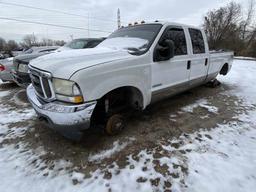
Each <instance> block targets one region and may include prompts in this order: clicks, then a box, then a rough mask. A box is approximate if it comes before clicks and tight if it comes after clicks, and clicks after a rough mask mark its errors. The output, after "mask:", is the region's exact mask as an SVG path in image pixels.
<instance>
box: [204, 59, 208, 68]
mask: <svg viewBox="0 0 256 192" xmlns="http://www.w3.org/2000/svg"><path fill="white" fill-rule="evenodd" d="M204 65H205V66H207V65H208V58H206V59H205V63H204Z"/></svg>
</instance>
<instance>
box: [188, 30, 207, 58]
mask: <svg viewBox="0 0 256 192" xmlns="http://www.w3.org/2000/svg"><path fill="white" fill-rule="evenodd" d="M189 34H190V38H191V43H192V48H193V54H203V53H206V51H205V44H204V38H203V34H202V32H201V30H198V29H192V28H190V29H189Z"/></svg>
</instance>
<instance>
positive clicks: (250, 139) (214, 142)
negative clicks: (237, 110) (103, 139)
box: [0, 60, 256, 192]
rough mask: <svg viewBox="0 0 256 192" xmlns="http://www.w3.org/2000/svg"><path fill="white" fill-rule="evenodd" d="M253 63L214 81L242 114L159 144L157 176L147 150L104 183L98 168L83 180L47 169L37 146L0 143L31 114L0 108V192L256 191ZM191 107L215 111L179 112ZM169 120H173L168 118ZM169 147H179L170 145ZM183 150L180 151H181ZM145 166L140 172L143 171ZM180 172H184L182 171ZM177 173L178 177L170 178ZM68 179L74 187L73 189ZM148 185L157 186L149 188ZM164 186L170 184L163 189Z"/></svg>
mask: <svg viewBox="0 0 256 192" xmlns="http://www.w3.org/2000/svg"><path fill="white" fill-rule="evenodd" d="M255 74H256V62H252V61H241V60H236V61H235V63H234V66H233V69H232V71H231V73H230V74H229V75H228V76H226V77H224V78H222V77H221V78H220V79H221V81H222V82H224V83H225V85H230V86H233V87H235V88H234V89H233V90H231V91H226V92H225V93H224V94H227V95H236V96H238V97H239V98H241V99H243V101H244V105H245V106H248V107H250V110H249V109H248V111H247V113H245V114H240V115H238V116H237V117H236V118H238V119H239V121H237V120H235V119H234V121H233V122H229V123H227V124H222V125H218V126H217V127H215V128H213V129H212V130H211V131H205V130H201V131H199V132H197V133H194V134H190V135H182V136H181V137H180V138H177V139H172V140H170V141H169V144H166V143H165V144H162V145H161V148H162V150H163V151H165V153H164V154H169V156H166V157H161V158H159V159H157V160H158V161H159V166H164V165H167V166H168V167H167V169H168V172H170V173H172V174H173V175H174V176H170V175H169V174H160V173H159V172H158V171H156V169H155V166H156V165H155V160H156V158H155V157H154V155H153V154H154V153H155V152H156V149H153V151H148V150H144V151H141V152H140V153H139V154H138V156H139V160H136V159H134V158H133V157H132V156H131V155H130V156H128V157H127V163H128V164H127V165H126V166H125V168H123V169H120V168H119V167H118V165H117V164H115V163H114V164H113V165H112V166H111V167H110V166H109V167H108V168H107V171H108V172H109V173H110V174H111V175H112V177H111V178H110V179H108V180H106V179H105V178H104V175H103V173H102V170H100V169H98V170H97V171H95V172H92V173H91V175H92V177H90V178H85V177H84V174H83V173H79V172H77V171H70V170H69V171H67V170H66V168H70V167H72V164H70V162H66V161H64V160H60V161H58V162H56V161H55V162H53V164H54V165H55V166H54V168H53V169H49V168H48V167H47V166H46V165H45V163H44V162H42V160H40V156H41V155H44V153H45V151H44V149H43V147H42V148H39V149H38V150H36V151H31V150H29V149H28V148H27V147H26V144H24V143H19V144H18V145H15V146H14V145H11V144H9V145H8V144H3V145H1V142H2V141H3V138H5V137H6V136H8V133H9V132H8V131H9V127H8V125H10V124H11V123H14V122H22V121H23V120H26V119H29V118H32V117H33V116H34V112H32V110H23V111H22V112H17V111H9V109H8V108H7V107H5V106H0V118H1V122H0V154H1V155H0V178H1V179H0V183H1V185H0V191H1V192H14V191H17V190H18V191H20V192H27V191H30V192H40V191H53V192H54V191H56V192H59V191H62V192H73V191H74V192H75V191H76V192H79V191H90V192H94V191H95V192H98V191H101V192H104V191H110V190H111V191H113V192H115V191H118V192H119V191H129V192H130V191H134V192H135V191H140V192H141V191H142V192H143V191H145V192H149V191H164V190H165V189H171V190H172V191H173V192H179V191H189V192H191V191H192V192H194V191H195V192H197V191H207V192H217V191H225V192H231V191H232V192H233V191H236V192H240V191H241V192H249V191H254V190H255V189H256V112H255V108H256V105H255V104H256V100H255V98H256V89H255V85H254V84H255V81H256V76H255ZM197 107H202V108H205V109H207V110H208V111H209V112H212V113H216V114H217V113H218V109H217V108H216V107H214V106H211V104H209V103H208V101H207V100H206V99H202V100H199V101H197V102H196V103H195V104H193V105H190V106H187V107H185V108H182V109H181V110H182V111H183V112H190V113H193V110H194V109H195V108H197ZM170 119H175V116H174V115H171V116H170ZM20 129H21V130H20V131H18V132H17V133H16V132H12V131H11V133H10V135H9V136H11V137H12V138H15V137H20V136H22V133H23V131H24V130H26V129H28V128H26V127H25V128H20ZM174 143H182V144H181V145H180V146H178V147H177V146H176V147H174V145H173V144H174ZM126 145H127V143H119V142H116V143H113V148H111V149H109V150H106V151H102V152H99V153H98V154H92V155H91V156H90V158H91V160H96V161H97V160H101V159H102V158H106V157H109V156H111V155H112V154H113V153H117V152H118V151H120V150H125V147H126ZM184 150H185V151H187V152H186V153H181V151H184ZM145 167H146V169H145ZM184 170H187V174H186V171H185V172H184ZM175 175H179V177H175ZM74 180H76V182H77V183H78V184H76V185H74V182H73V181H74ZM152 181H157V182H158V183H159V185H157V186H153V185H152ZM166 182H169V183H171V184H172V185H169V187H168V188H166V185H165V184H166Z"/></svg>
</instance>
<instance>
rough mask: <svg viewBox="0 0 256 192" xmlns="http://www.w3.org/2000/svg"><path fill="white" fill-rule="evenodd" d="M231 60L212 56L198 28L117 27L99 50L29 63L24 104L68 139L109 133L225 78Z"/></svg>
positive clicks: (227, 56) (225, 54)
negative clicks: (140, 113)
mask: <svg viewBox="0 0 256 192" xmlns="http://www.w3.org/2000/svg"><path fill="white" fill-rule="evenodd" d="M232 59H233V53H232V52H221V53H217V52H216V53H214V52H212V53H210V52H209V48H208V44H207V39H206V36H205V33H204V32H203V31H202V30H201V29H199V28H196V27H192V26H187V25H182V24H177V23H170V22H156V23H149V24H140V25H134V26H129V27H125V28H121V29H119V30H117V31H115V32H114V33H112V34H111V35H110V36H109V37H108V38H107V39H106V40H105V41H103V42H102V43H101V44H99V45H98V46H97V47H96V48H93V49H90V50H79V51H69V52H66V53H65V54H63V53H55V54H51V55H47V56H43V57H40V58H38V59H35V60H33V61H32V62H31V63H30V65H29V68H30V76H31V80H32V85H30V86H29V87H28V88H27V95H28V98H29V100H30V102H31V104H32V105H33V107H34V109H35V110H36V112H37V114H38V115H39V117H40V118H41V119H43V120H45V121H46V122H47V123H48V125H50V127H52V128H54V129H55V130H58V131H60V132H61V133H62V134H63V135H65V136H66V137H69V138H74V137H79V136H81V132H82V130H84V129H87V128H89V127H90V125H95V124H98V123H99V124H105V127H106V131H107V133H109V134H114V133H117V132H118V131H120V130H121V129H122V128H123V118H122V116H121V115H122V114H123V113H125V112H127V111H129V110H130V109H137V110H143V109H145V108H146V107H147V106H148V105H149V104H151V103H152V102H155V101H158V100H160V99H163V98H165V97H169V96H171V95H174V94H177V93H179V92H182V91H185V90H188V89H190V88H193V87H195V86H198V85H201V84H205V83H207V82H209V81H212V80H214V79H215V78H216V77H217V75H218V74H222V75H226V74H227V73H228V72H229V71H230V69H231V65H232Z"/></svg>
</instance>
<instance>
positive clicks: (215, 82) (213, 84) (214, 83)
mask: <svg viewBox="0 0 256 192" xmlns="http://www.w3.org/2000/svg"><path fill="white" fill-rule="evenodd" d="M220 85H221V83H220V82H219V81H218V80H217V79H214V80H211V81H209V82H208V83H207V84H206V86H207V87H211V88H216V87H218V86H220Z"/></svg>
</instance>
